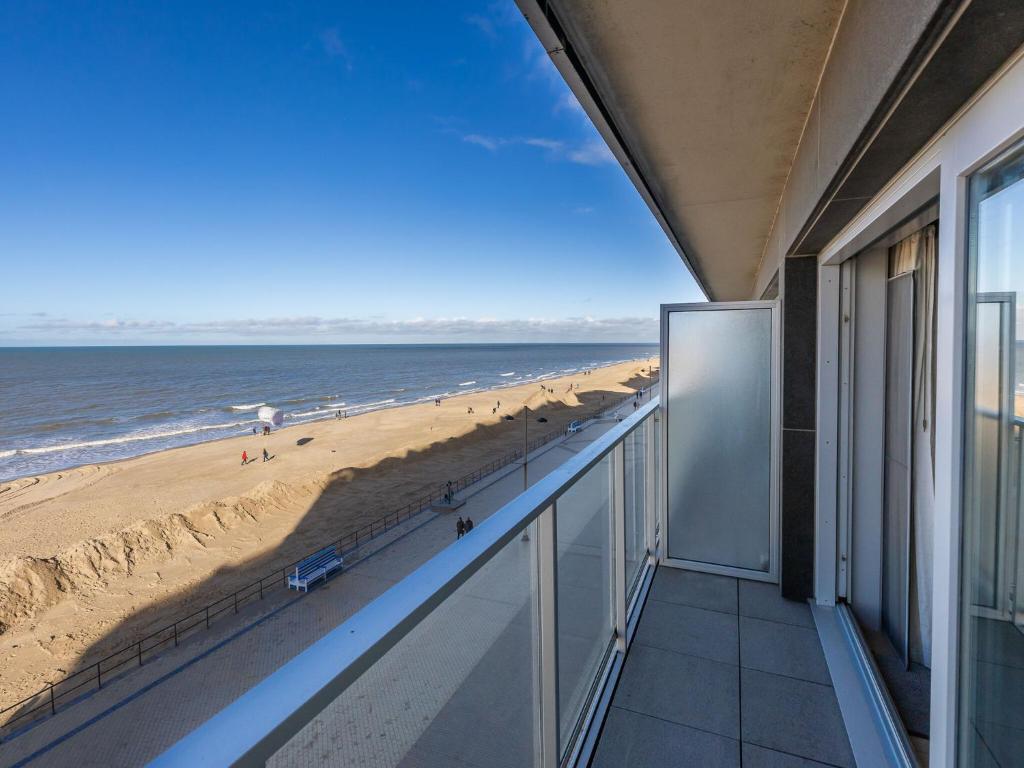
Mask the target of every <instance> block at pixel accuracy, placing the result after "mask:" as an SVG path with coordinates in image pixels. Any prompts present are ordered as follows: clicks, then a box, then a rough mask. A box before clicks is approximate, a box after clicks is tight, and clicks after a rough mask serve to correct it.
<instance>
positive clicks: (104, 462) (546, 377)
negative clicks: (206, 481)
mask: <svg viewBox="0 0 1024 768" xmlns="http://www.w3.org/2000/svg"><path fill="white" fill-rule="evenodd" d="M657 359H658V358H656V357H651V358H636V359H635V360H624V361H620V362H615V363H604V364H601V365H594V366H590V367H588V368H580V369H579V370H578V371H576V372H575V373H573V374H569V375H568V376H567V375H566V374H565V373H564V372H561V373H552V374H543V375H541V376H537V377H535V378H531V379H528V380H525V381H518V382H510V383H508V384H497V385H495V386H493V387H485V388H481V389H474V390H470V391H467V392H445V393H441V394H438V395H437V397H438V398H441V399H442V400H454V399H456V398H460V397H468V396H470V395H479V394H485V393H488V392H500V391H503V390H505V389H512V388H514V387H523V386H530V385H532V384H539V383H540V382H545V381H554V380H556V379H561V378H571V377H572V376H574V375H578V374H580V373H583V372H584V371H596V370H601V369H605V368H614V367H616V366H620V365H630V364H633V363H640V362H641V361H645V364H646V363H647V362H650V361H654V362H655V363H656V362H657ZM432 400H433V398H431V397H421V398H418V399H416V400H408V401H397V400H394V399H392V400H391V401H389V402H388V401H381V402H380V403H373V404H372V405H374V406H375V407H367V406H368V405H370V404H367V403H356V404H354V405H352V406H350V407H347V408H336V409H334V408H331V409H327V410H325V411H324V415H323V416H319V417H316V418H310V419H305V420H303V421H300V422H292V423H288V422H285V424H284V425H282V426H280V427H275V428H274V432H275V433H278V432H282V431H283V430H288V429H298V428H299V427H304V426H307V425H309V424H318V423H320V422H324V421H331V420H332V419H336V417H335V416H333V415H329V414H333V413H335V412H337V411H343V412H347V411H350V410H357V409H360V408H362V409H363V410H359V412H358V413H353V414H352V415H350V416H346V417H344V418H348V419H355V418H359V417H361V416H367V415H369V414H371V413H378V412H380V411H386V410H394V409H398V408H408V407H410V406H416V405H422V404H424V403H429V402H432ZM259 405H271V406H272V407H273V405H272V404H270V403H260V404H259ZM231 407H232V408H238V406H231ZM257 407H258V406H256V404H253V407H252V410H253V413H255V411H256V410H257ZM238 413H240V414H241V413H246V411H244V410H238ZM252 423H253V424H254V425H255V424H257V423H258V421H257V419H256V418H255V417H254V418H253V419H252ZM245 437H248V433H240V434H234V435H221V436H218V437H211V438H209V439H206V440H199V441H196V442H194V443H186V444H184V445H175V446H170V447H160V448H153V449H152V450H147V451H142V452H140V453H136V454H132V455H131V456H126V457H123V458H114V459H101V460H98V461H84V462H81V463H79V464H71V465H69V466H67V467H61V468H60V469H56V470H53V471H51V472H41V473H29V474H25V475H19V476H17V477H10V478H5V479H0V522H2V519H3V493H4V492H5V491H7V487H6V486H11V485H14V484H16V483H18V482H19V481H24V480H30V479H32V478H37V477H43V476H46V475H55V474H59V473H61V472H72V471H74V470H78V469H82V468H83V467H93V466H95V467H103V466H109V465H114V464H121V463H123V462H128V461H132V460H133V459H140V458H143V457H146V456H152V455H156V454H167V453H171V452H173V451H179V450H183V449H187V448H194V447H195V446H198V445H207V444H211V443H218V442H224V441H227V440H235V439H238V438H245ZM154 439H155V438H154ZM140 442H141V441H140ZM21 450H22V451H24V450H26V449H21ZM27 450H34V449H32V448H29V449H27ZM0 539H2V537H0ZM0 557H2V553H0Z"/></svg>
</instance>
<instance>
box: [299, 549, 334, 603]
mask: <svg viewBox="0 0 1024 768" xmlns="http://www.w3.org/2000/svg"><path fill="white" fill-rule="evenodd" d="M344 564H345V558H343V557H342V556H341V555H339V554H338V553H337V552H335V550H334V547H324V548H323V549H321V550H320V551H319V552H317V553H316V554H313V555H310V556H309V557H307V558H306V559H305V560H303V561H302V562H301V563H299V564H298V565H296V566H295V572H294V573H290V574H288V589H301V590H302V591H303V592H308V591H309V585H310V583H311V582H314V581H316V580H317V579H323V580H324V581H327V577H328V576H329V575H330V574H331V573H333V572H334V571H337V570H339V569H340V568H341V567H342V566H343V565H344Z"/></svg>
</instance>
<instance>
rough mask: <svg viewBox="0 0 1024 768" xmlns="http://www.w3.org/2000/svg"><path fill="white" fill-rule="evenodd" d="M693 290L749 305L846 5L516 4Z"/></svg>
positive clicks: (835, 1)
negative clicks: (633, 188)
mask: <svg viewBox="0 0 1024 768" xmlns="http://www.w3.org/2000/svg"><path fill="white" fill-rule="evenodd" d="M518 2H519V6H520V8H521V10H522V11H523V13H524V15H525V16H526V18H527V20H528V21H529V22H530V24H531V26H532V27H533V29H534V31H535V32H536V33H537V35H538V37H539V38H540V39H541V41H542V43H543V44H544V46H545V48H546V49H547V51H548V53H549V55H550V56H551V58H552V60H553V62H554V63H555V65H556V66H557V67H558V69H559V71H560V72H561V73H562V74H563V76H564V77H565V78H566V81H567V82H568V83H569V85H570V87H571V88H572V89H573V92H574V93H575V94H576V96H577V98H578V99H579V100H580V103H581V104H582V105H583V107H584V109H585V110H586V111H587V112H588V114H589V115H590V116H591V118H592V119H593V121H594V124H595V125H596V126H597V128H598V130H599V131H601V133H602V134H603V135H604V137H605V139H606V140H607V141H608V144H609V146H610V147H611V148H612V151H613V152H614V153H615V154H616V156H617V157H618V159H619V160H620V162H621V163H622V164H623V167H624V168H625V169H626V172H627V174H629V175H630V177H631V178H632V180H633V181H634V183H635V184H636V185H637V188H638V189H639V191H640V193H641V195H642V196H643V197H644V198H645V200H646V201H647V203H648V205H649V206H650V207H651V210H652V211H653V212H654V214H655V216H656V217H657V218H658V220H659V222H660V223H661V225H662V227H663V228H664V229H665V232H666V234H667V235H668V236H669V239H670V240H671V241H672V242H673V244H674V245H675V247H676V249H677V250H678V251H679V254H680V256H681V257H682V258H683V261H684V262H685V263H686V264H687V266H688V267H689V268H690V270H691V272H693V274H694V276H695V277H696V279H697V281H698V283H699V284H700V285H701V287H702V288H703V289H704V292H705V293H706V294H707V295H708V297H709V298H711V299H714V300H732V299H746V298H749V297H750V294H751V291H752V290H753V286H754V281H755V277H756V274H757V269H758V265H759V263H760V260H761V257H762V254H763V252H764V248H765V243H766V241H767V238H768V236H769V233H770V231H771V229H772V224H773V221H774V218H775V215H776V212H777V210H778V206H779V201H780V198H781V195H782V191H783V189H784V187H785V185H786V180H787V178H788V176H789V172H790V168H791V167H792V164H793V159H794V156H795V155H796V151H797V147H798V145H799V143H800V138H801V134H802V132H803V129H804V125H805V122H806V120H807V116H808V113H809V110H810V107H811V104H812V102H813V100H814V95H815V91H816V89H817V85H818V80H819V77H820V75H821V72H822V68H823V66H824V64H825V62H826V60H827V58H828V53H829V48H830V45H831V43H832V39H833V35H834V33H835V31H836V28H837V25H838V23H839V19H840V16H841V14H842V11H843V6H844V2H843V0H787V1H786V2H780V3H774V2H770V3H751V2H749V0H680V1H678V2H666V1H665V0H606V1H596V0H557V2H555V1H554V0H552V1H550V2H544V1H543V0H542V1H541V2H537V0H518Z"/></svg>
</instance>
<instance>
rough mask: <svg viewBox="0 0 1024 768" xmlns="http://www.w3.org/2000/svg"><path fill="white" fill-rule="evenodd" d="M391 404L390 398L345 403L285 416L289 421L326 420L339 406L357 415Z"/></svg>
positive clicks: (318, 407) (393, 399)
mask: <svg viewBox="0 0 1024 768" xmlns="http://www.w3.org/2000/svg"><path fill="white" fill-rule="evenodd" d="M393 402H395V398H393V397H392V398H389V399H387V400H377V401H375V402H372V403H355V404H353V405H345V403H335V404H333V405H324V406H317V410H315V411H302V412H301V413H288V414H285V416H286V418H289V419H302V418H307V417H310V416H319V417H321V418H326V417H328V416H334V412H335V411H336V410H338V408H340V407H341V406H344V407H345V410H346V411H348V412H349V413H350V414H351V413H352V412H353V411H354V412H357V413H360V412H362V411H368V410H372V409H373V408H376V407H377V406H384V405H390V404H391V403H393ZM308 420H310V421H311V420H312V419H308Z"/></svg>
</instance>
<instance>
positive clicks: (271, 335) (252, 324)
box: [17, 315, 658, 341]
mask: <svg viewBox="0 0 1024 768" xmlns="http://www.w3.org/2000/svg"><path fill="white" fill-rule="evenodd" d="M17 330H18V331H21V332H26V331H27V332H31V333H33V334H38V335H40V336H45V337H46V338H48V339H49V338H54V337H60V338H68V339H74V338H82V337H84V336H90V337H95V338H106V339H111V340H114V339H117V338H146V337H151V338H171V337H173V338H182V339H187V338H197V337H207V338H209V337H217V338H236V339H250V340H251V339H255V338H261V339H290V338H296V337H303V338H308V339H317V338H321V339H323V340H324V341H327V340H331V339H353V338H355V339H362V338H384V339H386V338H396V339H397V338H409V337H418V338H427V339H429V338H437V339H464V340H508V341H528V340H537V339H539V340H551V341H557V340H570V341H571V340H602V339H606V340H627V341H645V340H649V339H656V338H657V336H658V322H657V320H656V319H655V318H653V317H610V318H595V317H566V318H526V319H512V320H500V319H495V318H469V317H450V318H445V317H437V318H423V317H419V318H413V319H408V320H386V319H382V318H352V317H337V318H331V317H319V316H315V315H312V316H299V317H276V318H249V319H236V320H210V321H206V322H195V323H176V322H173V321H169V320H131V319H119V318H115V319H105V320H72V319H67V318H60V319H43V320H41V321H39V322H35V323H29V324H26V325H22V326H20V327H19V328H18V329H17Z"/></svg>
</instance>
